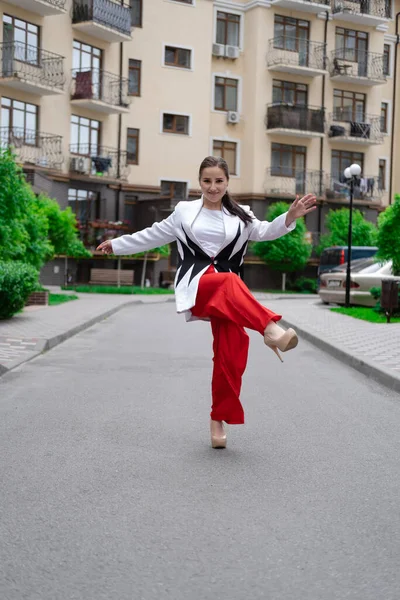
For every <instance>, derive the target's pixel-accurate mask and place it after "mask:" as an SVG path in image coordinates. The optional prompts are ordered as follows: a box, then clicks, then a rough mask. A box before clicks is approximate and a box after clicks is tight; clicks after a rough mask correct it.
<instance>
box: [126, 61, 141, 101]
mask: <svg viewBox="0 0 400 600" xmlns="http://www.w3.org/2000/svg"><path fill="white" fill-rule="evenodd" d="M133 61H134V62H136V63H139V66H132V65H131V63H132V62H133ZM131 71H137V72H138V92H137V93H134V92H131V91H130V74H131ZM141 95H142V61H141V60H139V59H137V58H129V60H128V96H136V97H140V96H141Z"/></svg>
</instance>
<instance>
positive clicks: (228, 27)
mask: <svg viewBox="0 0 400 600" xmlns="http://www.w3.org/2000/svg"><path fill="white" fill-rule="evenodd" d="M216 42H217V44H223V45H224V46H236V47H237V48H238V47H239V46H240V16H239V15H232V14H230V13H225V12H220V11H218V12H217V39H216Z"/></svg>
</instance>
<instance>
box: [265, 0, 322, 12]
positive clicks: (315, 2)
mask: <svg viewBox="0 0 400 600" xmlns="http://www.w3.org/2000/svg"><path fill="white" fill-rule="evenodd" d="M271 5H272V6H279V8H288V9H289V10H301V11H304V12H308V13H314V14H317V13H320V12H325V11H327V10H328V11H329V12H330V10H331V0H271Z"/></svg>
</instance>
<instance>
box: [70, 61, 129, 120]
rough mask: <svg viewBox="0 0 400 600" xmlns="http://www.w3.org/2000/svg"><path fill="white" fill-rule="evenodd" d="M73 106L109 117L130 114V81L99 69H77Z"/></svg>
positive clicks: (73, 76) (73, 84)
mask: <svg viewBox="0 0 400 600" xmlns="http://www.w3.org/2000/svg"><path fill="white" fill-rule="evenodd" d="M71 104H73V105H74V106H80V107H83V108H88V109H89V110H94V111H97V112H100V113H103V114H107V115H112V114H118V113H119V114H121V113H128V112H129V98H128V79H123V78H121V77H119V76H118V75H113V73H107V72H106V71H100V70H99V69H91V70H88V71H87V70H83V69H75V70H73V71H72V89H71Z"/></svg>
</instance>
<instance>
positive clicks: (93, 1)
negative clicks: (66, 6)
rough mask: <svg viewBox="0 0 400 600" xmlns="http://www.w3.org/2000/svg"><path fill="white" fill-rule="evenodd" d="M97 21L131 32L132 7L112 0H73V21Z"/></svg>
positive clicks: (127, 33)
mask: <svg viewBox="0 0 400 600" xmlns="http://www.w3.org/2000/svg"><path fill="white" fill-rule="evenodd" d="M84 21H96V22H97V23H99V24H100V25H104V26H105V27H111V28H112V29H117V30H118V31H120V32H121V33H124V34H126V35H130V34H131V27H132V25H131V23H132V20H131V9H130V7H129V5H127V4H121V3H119V4H117V3H116V2H113V1H112V0H73V5H72V22H73V23H82V22H84Z"/></svg>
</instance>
